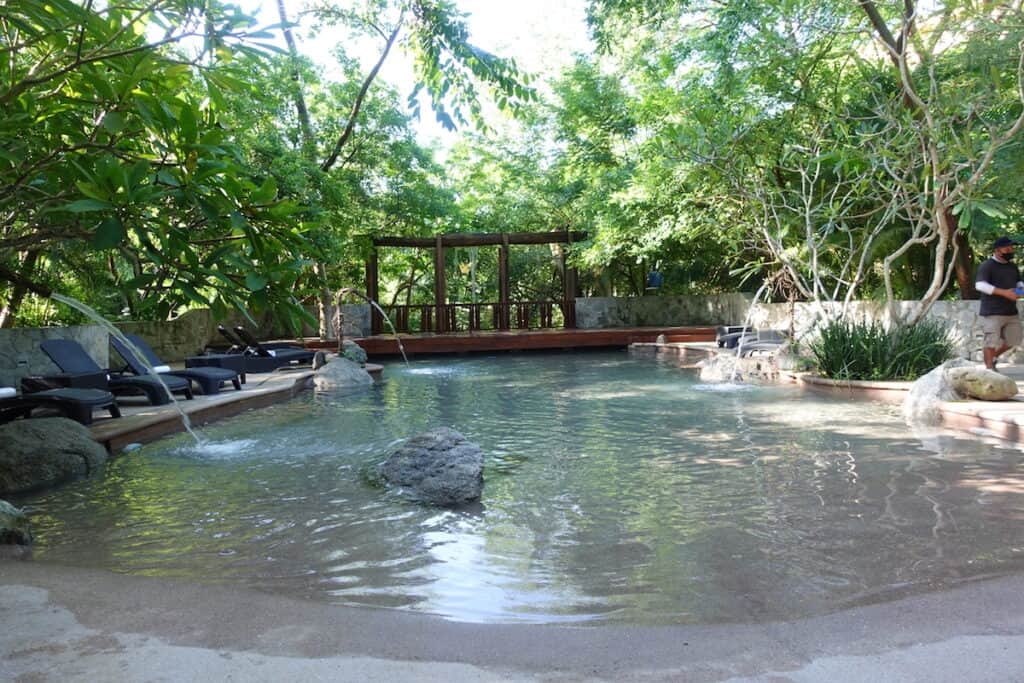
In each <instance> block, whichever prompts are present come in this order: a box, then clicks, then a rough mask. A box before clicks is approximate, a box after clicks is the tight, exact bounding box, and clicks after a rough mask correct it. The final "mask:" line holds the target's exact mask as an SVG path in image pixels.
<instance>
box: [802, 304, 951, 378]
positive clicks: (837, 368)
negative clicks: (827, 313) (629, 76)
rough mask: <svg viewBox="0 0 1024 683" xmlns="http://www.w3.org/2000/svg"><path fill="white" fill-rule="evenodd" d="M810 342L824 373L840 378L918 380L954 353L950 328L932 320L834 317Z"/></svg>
mask: <svg viewBox="0 0 1024 683" xmlns="http://www.w3.org/2000/svg"><path fill="white" fill-rule="evenodd" d="M808 346H809V348H810V351H811V354H812V355H813V356H814V359H815V360H816V361H817V363H818V370H819V371H820V372H821V374H822V375H824V376H825V377H828V378H831V379H838V380H914V379H917V378H918V377H920V376H921V375H923V374H925V373H927V372H928V371H930V370H932V369H933V368H935V367H936V366H937V365H940V364H942V363H943V362H945V361H947V360H949V359H950V358H952V357H953V355H954V351H953V343H952V341H951V340H950V338H949V331H948V329H947V328H946V326H945V325H943V324H942V323H940V322H937V321H934V320H931V319H925V320H922V321H921V322H918V323H916V324H914V325H894V326H892V327H886V326H884V325H882V324H881V323H878V322H875V321H870V322H867V321H855V320H849V319H837V320H830V321H828V322H827V323H825V324H824V325H822V326H821V327H820V328H819V329H818V334H817V336H816V337H815V338H814V339H813V340H812V341H811V342H810V343H809V345H808Z"/></svg>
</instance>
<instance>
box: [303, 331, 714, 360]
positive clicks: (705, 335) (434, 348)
mask: <svg viewBox="0 0 1024 683" xmlns="http://www.w3.org/2000/svg"><path fill="white" fill-rule="evenodd" d="M662 334H663V335H665V341H668V342H706V341H714V340H715V328H714V327H621V328H614V329H604V330H562V329H559V330H515V331H487V332H449V333H447V334H403V335H401V340H402V346H403V347H405V352H406V354H408V355H415V354H418V353H471V352H474V351H524V350H542V349H576V348H593V347H626V346H629V345H630V344H633V343H637V342H653V341H654V340H655V339H656V338H657V337H658V335H662ZM353 341H355V342H356V343H357V344H359V346H361V347H363V349H364V350H365V351H366V353H367V355H369V356H370V357H379V356H390V355H397V354H398V353H399V350H398V343H397V342H396V341H395V337H394V335H378V336H373V337H361V338H360V337H357V338H355V339H354V340H353ZM309 346H310V347H316V346H323V347H329V348H335V347H336V346H337V344H336V343H317V342H311V343H309Z"/></svg>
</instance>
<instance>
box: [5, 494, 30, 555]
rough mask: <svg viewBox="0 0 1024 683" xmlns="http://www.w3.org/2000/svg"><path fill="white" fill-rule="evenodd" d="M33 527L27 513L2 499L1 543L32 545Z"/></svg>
mask: <svg viewBox="0 0 1024 683" xmlns="http://www.w3.org/2000/svg"><path fill="white" fill-rule="evenodd" d="M31 543H32V529H31V528H30V527H29V525H28V517H26V516H25V513H24V512H22V511H21V510H19V509H18V508H16V507H14V506H13V505H11V504H10V503H8V502H7V501H6V500H0V545H30V544H31Z"/></svg>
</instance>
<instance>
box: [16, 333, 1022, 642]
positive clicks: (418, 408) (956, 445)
mask: <svg viewBox="0 0 1024 683" xmlns="http://www.w3.org/2000/svg"><path fill="white" fill-rule="evenodd" d="M385 377H386V378H387V379H386V381H385V383H384V384H382V385H380V386H376V387H374V388H372V389H368V390H366V391H363V392H361V393H352V394H348V395H338V394H331V393H313V392H310V393H309V394H306V395H304V396H301V397H299V398H297V399H295V400H293V401H291V402H288V403H286V404H282V405H278V406H274V407H271V408H267V409H261V410H259V411H253V412H250V413H247V414H244V415H241V416H238V417H235V418H232V419H230V420H226V421H224V422H221V423H217V424H214V425H211V426H208V427H206V428H204V430H203V432H204V434H205V435H206V437H207V438H208V439H209V440H210V441H211V444H210V445H208V446H207V447H205V448H203V449H196V448H195V447H194V445H193V444H192V443H191V441H190V440H189V439H188V438H187V437H186V436H184V435H182V436H178V437H174V438H171V439H167V440H163V441H160V442H158V443H154V444H150V445H147V446H145V447H143V448H142V449H139V450H137V451H135V452H132V453H130V454H127V455H124V456H122V457H120V458H118V459H116V460H113V461H111V462H110V463H109V464H108V465H107V466H106V468H105V470H104V471H103V472H101V473H99V474H98V475H96V476H94V477H92V478H90V479H87V480H81V481H78V482H74V483H71V484H69V485H66V486H63V487H60V488H57V489H54V490H51V491H46V492H43V493H40V494H37V495H32V496H21V497H17V498H14V499H12V502H14V503H15V504H17V505H21V506H24V507H26V508H27V509H28V511H29V512H30V514H31V520H32V524H33V527H34V529H35V531H36V534H37V543H36V546H35V548H34V551H33V557H34V559H35V560H37V561H42V562H56V563H63V564H72V565H79V566H88V567H100V568H105V569H109V570H111V571H114V572H122V573H129V574H137V575H154V576H172V577H184V578H189V579H194V580H197V581H202V582H209V583H225V584H232V585H241V586H246V587H250V588H256V589H258V590H264V591H268V592H275V593H280V594H285V595H290V596H294V597H302V598H308V599H312V600H317V601H326V602H333V603H339V604H347V605H364V606H376V607H390V608H402V609H410V610H417V611H423V612H429V613H434V614H439V615H443V616H445V617H448V618H451V619H455V620H461V621H470V622H532V623H544V622H581V623H604V622H627V623H651V624H660V623H722V622H751V621H767V620H776V619H788V618H797V617H803V616H810V615H815V614H822V613H826V612H831V611H834V610H838V609H842V608H845V607H849V606H852V605H857V604H863V603H867V602H874V601H879V600H885V599H888V598H893V597H899V596H902V595H905V594H908V593H913V592H921V591H926V590H934V589H941V588H944V587H949V586H952V585H956V584H958V583H961V582H963V581H966V580H971V579H974V578H980V577H986V576H993V575H1001V574H1006V573H1010V572H1015V571H1018V570H1019V569H1020V568H1021V566H1022V564H1021V562H1022V558H1024V525H1022V524H1021V521H1022V519H1024V476H1022V475H1021V474H1020V472H1019V463H1020V459H1021V454H1020V451H1018V450H1017V449H1016V447H1015V446H1012V445H1010V444H986V443H984V442H982V441H980V440H978V439H973V438H970V437H956V436H950V435H942V434H927V435H922V437H916V436H914V434H912V433H910V431H909V430H908V428H907V427H906V426H905V425H904V424H903V422H902V421H901V419H900V417H899V415H898V407H895V406H890V405H886V404H879V403H871V402H851V401H848V400H841V399H834V398H823V397H819V396H815V395H813V394H805V393H803V392H802V391H801V390H800V389H799V388H797V387H795V386H788V385H787V386H765V387H753V386H734V385H713V384H701V383H700V382H699V380H698V379H697V378H696V376H695V375H693V374H692V373H688V372H686V371H683V370H680V369H678V368H676V367H673V366H671V365H667V364H661V363H658V362H655V361H653V360H651V359H649V358H643V359H639V358H633V357H630V356H629V355H628V354H626V353H625V352H593V353H553V354H520V355H501V356H494V357H482V356H480V357H460V358H454V359H452V358H445V359H436V360H424V361H414V362H413V363H412V365H411V366H410V367H405V366H403V365H400V364H395V365H390V366H388V367H387V368H386V370H385ZM437 425H447V426H451V427H453V428H455V429H458V430H459V431H461V432H462V433H464V434H465V435H466V436H467V437H468V438H469V439H470V440H472V441H475V442H476V443H478V444H479V445H480V446H481V447H482V448H483V450H484V453H485V470H484V476H485V481H486V483H485V487H484V495H483V498H482V500H481V502H480V504H479V505H476V506H472V507H470V508H467V509H464V510H455V511H452V510H440V509H432V508H425V507H421V506H419V505H417V504H415V503H411V502H408V501H407V500H405V499H404V498H402V497H401V496H399V495H397V494H395V493H394V492H390V491H385V490H382V489H379V488H375V487H374V486H372V485H370V484H369V483H368V482H367V478H366V477H365V476H364V475H365V472H366V470H367V469H368V468H369V467H371V466H372V465H373V464H375V463H377V462H379V461H380V460H381V459H383V457H385V456H386V454H387V453H388V451H389V450H390V449H391V448H393V447H394V446H395V445H396V444H397V443H398V442H399V441H400V440H401V439H403V438H405V437H408V436H411V435H413V434H415V433H418V432H420V431H423V430H426V429H429V428H431V427H434V426H437Z"/></svg>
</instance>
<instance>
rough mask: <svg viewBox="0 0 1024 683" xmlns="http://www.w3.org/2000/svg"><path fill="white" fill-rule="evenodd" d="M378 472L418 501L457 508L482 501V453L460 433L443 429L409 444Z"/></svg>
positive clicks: (388, 460)
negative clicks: (475, 501)
mask: <svg viewBox="0 0 1024 683" xmlns="http://www.w3.org/2000/svg"><path fill="white" fill-rule="evenodd" d="M379 473H380V475H381V476H382V477H383V478H384V480H385V481H387V482H388V483H389V484H391V485H393V486H399V487H401V488H402V490H403V491H404V492H405V493H407V494H408V495H410V496H411V497H413V498H415V499H416V500H419V501H422V502H424V503H428V504H431V505H437V506H439V507H455V506H458V505H463V504H465V503H470V502H472V501H474V500H478V499H479V498H480V494H481V492H482V491H483V486H484V474H483V453H482V452H481V451H480V448H479V446H477V445H476V444H473V443H470V442H469V441H466V438H465V437H464V436H462V434H460V433H459V432H457V431H455V430H454V429H449V428H448V427H440V428H438V429H433V430H431V431H429V432H424V433H422V434H418V435H417V436H414V437H412V438H411V439H409V440H408V441H406V442H405V444H404V445H403V446H402V447H401V448H399V449H398V450H396V451H395V452H393V453H392V454H391V455H390V456H389V457H388V459H387V460H386V461H385V462H384V463H383V464H381V465H380V467H379Z"/></svg>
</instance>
